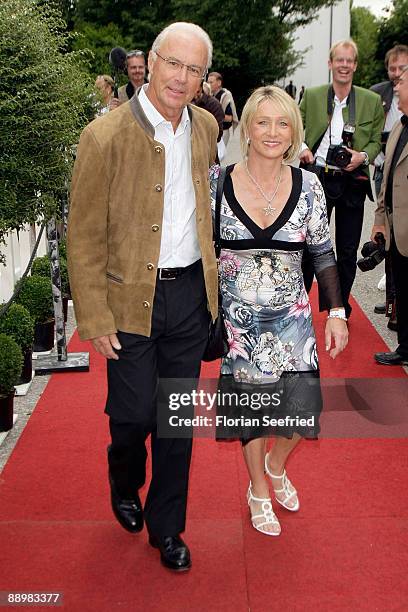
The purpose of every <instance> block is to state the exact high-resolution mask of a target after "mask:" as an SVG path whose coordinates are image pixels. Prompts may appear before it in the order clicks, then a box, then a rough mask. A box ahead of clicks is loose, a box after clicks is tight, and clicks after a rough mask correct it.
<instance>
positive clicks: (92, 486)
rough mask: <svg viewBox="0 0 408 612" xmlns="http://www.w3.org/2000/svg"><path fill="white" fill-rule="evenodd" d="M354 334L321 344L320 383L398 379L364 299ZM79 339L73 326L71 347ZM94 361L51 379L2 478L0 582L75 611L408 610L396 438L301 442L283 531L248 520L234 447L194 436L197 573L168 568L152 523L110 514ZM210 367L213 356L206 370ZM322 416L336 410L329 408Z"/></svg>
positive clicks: (401, 455) (407, 551) (191, 525)
mask: <svg viewBox="0 0 408 612" xmlns="http://www.w3.org/2000/svg"><path fill="white" fill-rule="evenodd" d="M321 318H322V316H321V315H318V316H317V317H316V324H317V327H318V330H319V341H320V340H321V335H320V332H321V330H320V328H321V326H322V322H323V319H322V321H320V319H321ZM350 334H351V341H350V345H349V347H348V349H347V351H346V352H345V353H344V354H343V355H341V356H340V357H339V358H338V359H337V360H336V361H335V362H332V361H331V360H330V359H329V358H328V357H327V355H326V354H324V350H320V358H321V367H322V373H323V376H324V377H325V378H353V379H356V378H359V379H363V378H367V379H371V381H373V382H372V384H373V385H374V384H375V383H377V381H375V379H377V378H381V379H382V380H383V382H384V385H385V384H386V383H387V381H386V380H385V379H391V378H395V379H399V380H400V381H401V383H402V382H404V378H406V375H405V373H404V371H403V370H402V368H387V367H381V366H377V365H376V364H375V363H374V362H373V359H372V354H373V352H374V351H377V350H386V349H385V345H384V343H383V342H382V340H381V338H380V337H379V336H378V335H377V334H376V332H375V330H374V329H373V328H372V326H371V325H370V323H369V322H368V320H367V319H366V318H365V317H364V315H363V314H362V312H361V310H360V309H359V308H358V306H357V305H354V311H353V318H352V322H351V325H350ZM320 344H321V342H320ZM83 348H84V345H83V344H82V343H80V342H79V341H78V338H77V336H76V335H75V336H74V339H73V341H72V342H71V345H70V350H71V351H75V350H81V349H82V350H83ZM91 366H92V367H91V372H90V373H77V374H60V375H54V376H53V377H52V379H51V381H50V383H49V384H48V386H47V388H46V391H45V392H44V394H43V396H42V397H41V399H40V401H39V403H38V405H37V408H36V410H35V412H34V414H33V415H32V417H31V419H30V421H29V424H28V426H27V428H26V429H25V431H24V433H23V435H22V436H21V438H20V441H19V443H18V444H17V446H16V449H15V451H14V453H13V454H12V456H11V458H10V460H9V462H8V464H7V465H6V467H5V469H4V471H3V473H2V474H1V475H0V568H1V569H0V591H6V590H18V591H31V592H32V591H46V592H56V591H62V592H63V593H64V607H63V609H64V610H67V611H69V612H71V611H72V612H82V611H88V610H89V611H91V610H92V611H95V610H96V611H98V612H99V611H100V612H105V611H108V610H109V611H110V610H112V609H123V610H125V609H126V610H137V611H138V610H147V609H150V610H155V611H156V610H157V611H162V610H169V611H175V612H176V611H177V612H179V611H180V612H184V611H187V610H188V611H190V610H193V611H196V610H197V611H207V610H211V611H217V610H219V611H221V610H222V611H223V612H224V611H227V612H229V611H231V612H232V611H234V612H241V611H242V612H244V611H247V610H249V609H250V610H251V611H252V612H266V611H269V610H290V611H298V610H299V611H305V610H306V611H309V610H310V611H311V610H313V611H314V610H322V611H327V610H330V611H331V612H332V611H333V610H334V611H337V610H344V611H345V610H347V611H348V610H353V612H354V611H360V610H367V611H368V610H370V611H371V610H380V611H383V610H384V611H387V612H388V611H391V610H405V609H406V608H407V605H408V586H407V580H406V568H407V567H408V546H407V544H408V522H407V511H406V485H405V484H404V483H405V482H406V481H405V478H406V467H404V466H406V464H407V455H408V450H407V441H406V439H404V438H401V437H400V436H401V433H399V434H398V433H396V435H395V439H391V438H390V439H382V438H381V437H380V435H379V436H378V437H376V438H367V437H365V438H363V439H323V438H322V439H321V440H319V441H318V442H312V441H307V442H303V443H302V444H300V445H299V447H298V448H297V449H296V450H295V453H294V455H293V456H292V457H291V460H290V463H289V466H288V471H289V473H290V477H291V479H292V481H293V482H294V483H295V484H296V487H297V488H298V491H299V496H300V500H301V506H302V507H301V511H300V512H299V513H298V514H295V515H292V514H290V513H288V512H285V511H284V510H283V509H281V510H277V514H278V516H279V518H280V520H281V524H282V535H281V536H280V537H279V538H276V539H275V538H267V537H265V536H262V535H260V534H258V533H257V532H255V530H253V529H252V527H251V526H250V523H249V518H248V510H247V507H246V504H245V490H246V487H247V476H246V472H245V467H244V464H243V460H242V456H241V449H240V446H239V445H238V444H237V443H224V444H217V443H215V442H213V441H210V440H196V442H195V448H194V454H193V462H192V470H191V487H190V502H189V512H188V524H187V531H186V534H185V535H186V540H187V542H188V543H189V545H190V547H191V550H192V554H193V569H192V571H191V572H190V573H188V574H185V575H173V574H172V573H170V572H168V571H167V570H165V569H164V568H162V567H161V566H160V564H159V561H158V559H159V557H158V553H157V551H155V550H153V549H152V548H150V547H149V546H148V544H147V538H146V532H145V531H144V532H143V533H142V534H140V535H136V536H132V535H131V534H128V533H127V532H126V531H124V530H123V529H122V528H121V527H120V526H118V525H117V523H116V522H115V521H114V519H113V516H112V514H111V510H110V507H109V499H108V485H107V478H106V465H105V446H106V444H107V442H108V433H107V419H106V417H105V416H104V414H103V409H104V396H105V374H104V370H105V365H104V361H103V359H101V358H99V357H98V356H97V355H96V354H94V353H92V355H91ZM211 374H214V375H216V374H217V366H216V364H210V365H207V366H205V371H204V375H205V376H211ZM380 382H381V381H380ZM388 383H389V384H391V386H390V387H389V388H390V389H392V384H393V383H392V381H391V380H389V381H388ZM397 383H398V380H396V381H395V384H397ZM367 386H368V387H369V386H370V381H367ZM384 388H385V387H384ZM387 388H388V387H387ZM387 398H388V395H386V397H385V401H387ZM402 401H404V402H406V396H405V397H401V402H402ZM336 410H338V406H337V408H336ZM328 414H329V415H334V416H336V415H337V416H338V414H339V412H336V411H334V412H331V411H330V407H329V410H328ZM358 418H360V416H359V415H357V417H356V419H358ZM358 426H359V422H358V420H356V427H358ZM376 426H377V425H376ZM379 431H380V429H379ZM398 438H399V439H398ZM144 493H145V492H144ZM12 609H13V608H12ZM16 609H17V608H16ZM20 609H21V608H20ZM23 609H25V608H23ZM27 609H28V608H27ZM36 609H39V610H42V609H44V610H45V609H46V608H45V607H44V608H36Z"/></svg>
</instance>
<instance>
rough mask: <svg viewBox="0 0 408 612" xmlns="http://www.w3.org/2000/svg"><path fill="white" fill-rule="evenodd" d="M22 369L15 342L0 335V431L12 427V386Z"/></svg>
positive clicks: (20, 357)
mask: <svg viewBox="0 0 408 612" xmlns="http://www.w3.org/2000/svg"><path fill="white" fill-rule="evenodd" d="M22 367H23V354H22V352H21V348H20V347H19V346H18V344H17V342H16V341H15V340H13V338H11V337H10V336H7V335H6V334H0V431H9V430H10V429H11V428H12V427H13V404H14V385H15V384H16V383H17V381H18V379H19V377H20V375H21V369H22Z"/></svg>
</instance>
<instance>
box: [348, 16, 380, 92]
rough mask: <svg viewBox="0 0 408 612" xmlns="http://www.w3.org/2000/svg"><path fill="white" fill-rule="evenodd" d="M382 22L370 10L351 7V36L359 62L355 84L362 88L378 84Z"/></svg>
mask: <svg viewBox="0 0 408 612" xmlns="http://www.w3.org/2000/svg"><path fill="white" fill-rule="evenodd" d="M379 25H380V20H379V19H377V18H376V17H375V16H374V15H373V14H372V12H371V11H370V10H369V9H368V8H364V7H356V8H354V7H353V6H351V27H350V34H351V37H352V38H353V40H354V41H355V42H356V44H357V47H358V55H359V62H358V66H357V70H356V73H355V76H354V82H355V84H356V85H361V87H371V85H373V84H374V83H376V82H377V80H378V79H377V78H376V76H377V74H378V71H379V70H381V62H379V61H378V60H376V59H375V58H376V51H377V44H378V28H379Z"/></svg>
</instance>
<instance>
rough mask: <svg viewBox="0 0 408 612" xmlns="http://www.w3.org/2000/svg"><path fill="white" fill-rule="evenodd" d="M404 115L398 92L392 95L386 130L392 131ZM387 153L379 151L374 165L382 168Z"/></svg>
mask: <svg viewBox="0 0 408 612" xmlns="http://www.w3.org/2000/svg"><path fill="white" fill-rule="evenodd" d="M401 117H402V112H401V111H400V109H399V108H398V96H397V95H396V94H394V95H393V97H392V102H391V106H390V110H389V111H388V113H387V117H386V119H385V125H384V132H391V130H392V128H393V127H394V124H395V123H396V122H397V121H399V119H401ZM384 160H385V155H384V153H383V152H382V151H380V152H379V154H378V155H377V157H376V158H375V160H374V165H375V166H377V168H381V167H382V166H383V164H384Z"/></svg>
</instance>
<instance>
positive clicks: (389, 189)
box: [371, 66, 408, 366]
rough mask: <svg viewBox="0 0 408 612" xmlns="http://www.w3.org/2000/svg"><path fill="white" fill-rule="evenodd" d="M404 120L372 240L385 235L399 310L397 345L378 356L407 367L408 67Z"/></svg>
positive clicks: (402, 85) (391, 150)
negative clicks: (377, 234)
mask: <svg viewBox="0 0 408 612" xmlns="http://www.w3.org/2000/svg"><path fill="white" fill-rule="evenodd" d="M395 91H396V92H397V94H398V108H399V109H400V111H401V112H402V113H403V115H402V117H401V120H400V121H397V122H396V123H395V124H394V127H393V128H392V130H391V132H390V135H389V138H388V141H387V147H386V149H385V162H384V176H383V180H382V184H381V191H380V193H379V196H378V202H377V210H376V211H375V220H374V226H373V229H372V232H371V239H372V240H374V237H375V234H376V233H377V232H380V233H382V234H384V236H385V240H386V246H385V248H386V250H387V251H388V252H389V253H390V255H391V265H392V271H393V278H394V284H395V302H396V308H397V333H398V346H397V348H396V350H395V351H391V352H381V353H375V355H374V359H375V360H376V362H377V363H380V364H381V365H397V366H400V365H408V283H407V281H408V196H407V193H408V66H405V67H404V68H403V70H402V73H401V75H400V76H399V78H398V79H396V80H395Z"/></svg>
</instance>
